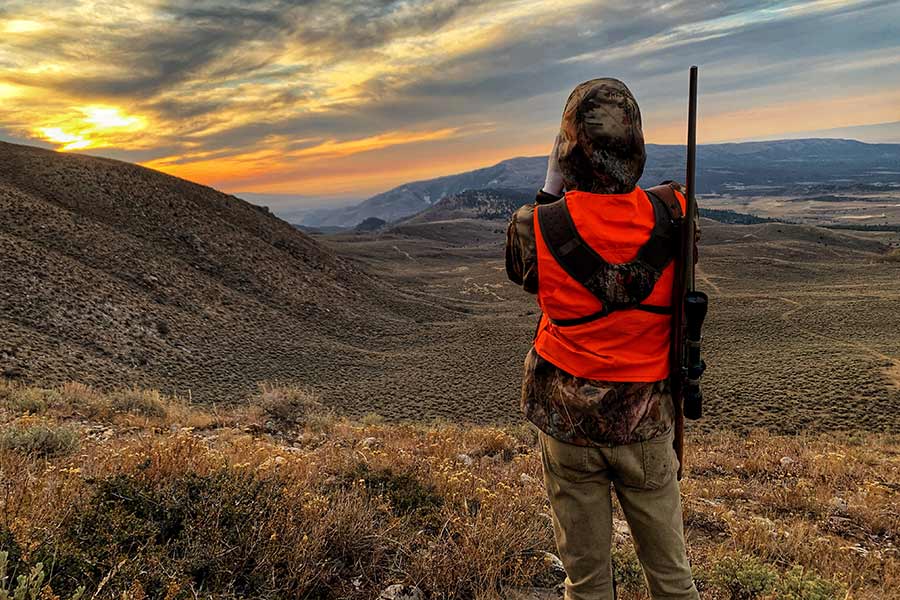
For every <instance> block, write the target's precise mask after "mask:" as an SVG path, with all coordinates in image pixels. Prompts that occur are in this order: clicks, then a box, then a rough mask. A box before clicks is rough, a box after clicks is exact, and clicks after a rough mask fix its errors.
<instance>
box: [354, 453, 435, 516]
mask: <svg viewBox="0 0 900 600" xmlns="http://www.w3.org/2000/svg"><path fill="white" fill-rule="evenodd" d="M356 481H362V482H363V483H364V485H365V488H366V492H367V493H368V494H369V495H370V496H373V497H381V498H384V499H386V500H387V501H388V502H389V503H390V506H391V510H392V512H394V514H396V515H413V514H416V515H418V516H421V517H426V518H427V517H429V516H430V515H433V514H434V513H435V512H436V511H437V510H438V509H440V508H441V506H443V504H444V499H443V498H442V497H441V496H440V495H438V493H437V492H436V491H435V489H434V487H432V486H431V485H428V484H426V483H423V482H421V481H419V480H418V479H416V478H415V477H413V476H412V475H409V474H407V473H396V472H394V471H393V470H392V469H378V470H374V471H373V470H371V469H370V468H369V466H368V465H367V464H365V463H360V464H359V465H357V466H356V468H355V469H354V470H353V471H351V472H350V473H349V474H347V475H346V476H345V477H344V478H343V484H344V486H345V487H346V486H347V485H348V484H349V485H352V484H353V482H356Z"/></svg>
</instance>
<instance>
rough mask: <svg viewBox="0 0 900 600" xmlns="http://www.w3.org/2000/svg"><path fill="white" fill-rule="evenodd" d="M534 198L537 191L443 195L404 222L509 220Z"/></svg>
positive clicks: (499, 190)
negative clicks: (444, 196) (517, 210)
mask: <svg viewBox="0 0 900 600" xmlns="http://www.w3.org/2000/svg"><path fill="white" fill-rule="evenodd" d="M533 198H534V191H533V190H506V189H477V190H466V191H464V192H459V193H457V194H453V195H452V196H447V197H446V198H442V199H441V200H439V201H438V202H437V203H436V204H434V205H433V206H430V207H429V208H426V209H425V210H423V211H422V212H420V213H418V214H416V215H413V216H412V217H410V218H409V219H405V220H404V221H402V222H401V224H416V223H431V222H435V221H451V220H454V219H479V220H483V221H504V222H505V221H508V220H509V218H510V217H511V216H512V214H513V213H514V212H515V211H516V209H518V208H519V207H520V206H522V205H523V204H527V203H528V202H531V201H532V200H533Z"/></svg>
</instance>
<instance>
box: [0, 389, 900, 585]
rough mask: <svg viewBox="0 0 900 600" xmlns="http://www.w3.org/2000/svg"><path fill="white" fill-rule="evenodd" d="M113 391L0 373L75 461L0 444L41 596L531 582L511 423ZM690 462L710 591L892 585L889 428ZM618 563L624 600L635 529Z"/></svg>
mask: <svg viewBox="0 0 900 600" xmlns="http://www.w3.org/2000/svg"><path fill="white" fill-rule="evenodd" d="M126 394H127V395H126V396H120V395H117V394H110V395H104V394H99V393H97V392H95V391H93V390H91V389H89V388H85V387H83V386H77V385H68V386H63V387H60V388H56V389H52V390H39V389H34V388H24V387H19V386H13V385H10V384H0V414H2V422H3V423H4V429H8V428H10V427H19V426H23V425H22V424H23V423H25V424H27V423H32V424H34V423H39V424H40V425H41V426H44V427H47V428H48V429H53V428H63V427H64V428H68V429H70V430H72V431H75V432H77V435H78V437H79V438H80V447H79V448H78V450H77V451H74V450H72V451H70V452H69V453H64V452H63V453H40V452H35V451H30V450H29V449H28V448H27V447H12V446H6V447H5V448H4V449H0V546H2V547H0V550H6V551H8V552H9V553H10V556H11V557H12V559H11V564H12V563H15V564H17V565H18V568H19V570H20V572H22V571H23V570H25V569H31V568H32V567H33V566H34V565H35V564H36V563H37V562H43V564H44V568H45V570H46V571H47V575H48V580H47V581H48V582H49V584H50V585H51V586H52V588H53V590H54V591H55V593H57V594H60V595H62V596H67V595H70V594H72V593H73V592H74V591H75V590H76V589H77V587H78V586H80V585H84V586H86V588H87V597H92V596H94V595H95V594H96V597H97V598H113V597H115V598H142V597H160V598H180V597H189V596H203V597H209V596H212V597H219V598H231V597H248V596H251V597H306V598H373V597H375V596H377V594H378V592H379V591H380V590H381V589H382V588H384V587H386V586H387V585H389V584H392V583H412V584H416V585H418V586H420V587H421V588H422V589H423V590H424V591H425V592H426V594H427V595H428V597H430V598H500V597H504V595H505V593H506V591H507V590H509V589H511V588H514V587H523V586H526V587H527V586H529V585H533V584H535V583H537V582H538V581H539V580H540V579H541V578H542V577H544V576H545V574H546V570H547V567H546V563H545V561H544V560H543V552H545V551H552V550H553V542H552V535H551V530H550V524H549V519H548V514H547V510H548V508H547V504H546V500H545V496H544V491H543V486H542V484H541V477H540V461H539V460H538V456H537V450H536V447H535V444H534V437H533V434H532V433H531V431H530V430H529V429H528V428H526V427H519V428H506V429H497V428H463V427H458V426H453V425H440V426H428V425H397V424H385V423H380V422H379V420H378V419H367V421H368V424H363V423H357V422H350V421H345V420H340V419H336V418H331V419H330V420H328V421H327V422H326V420H325V419H321V418H311V417H312V415H314V414H316V413H317V411H318V409H317V406H316V404H315V399H314V398H310V397H309V396H308V395H303V394H304V392H302V391H298V390H290V389H281V390H279V389H276V388H266V389H264V390H263V391H262V392H261V394H265V395H267V396H268V397H269V398H275V399H276V401H274V403H275V405H277V406H283V405H284V404H285V402H284V400H285V399H291V398H294V399H297V398H299V399H300V400H297V403H298V404H299V405H301V406H302V411H301V413H302V414H301V416H302V418H301V417H297V418H294V417H291V418H287V419H280V418H279V419H277V421H278V422H277V423H276V424H275V427H273V426H272V421H274V420H276V419H273V415H272V414H271V411H270V410H266V409H261V408H259V407H254V406H251V407H247V408H231V409H228V410H225V409H222V410H218V411H209V410H203V409H200V408H194V407H190V406H187V405H185V404H183V403H181V402H179V401H177V400H174V399H171V398H165V397H161V396H158V395H156V394H153V393H147V392H139V391H129V392H127V393H126ZM123 397H127V398H130V400H128V401H127V402H125V401H122V400H117V398H123ZM135 399H137V400H135ZM147 399H149V401H148V400H147ZM287 404H289V405H290V404H292V402H287ZM148 406H150V407H153V408H152V409H148V408H147V407H148ZM298 410H300V409H298ZM304 411H305V412H304ZM25 413H28V414H25ZM290 414H294V413H293V412H290ZM303 415H305V416H303ZM689 460H690V464H689V469H688V474H687V476H686V479H685V481H684V493H685V515H686V523H687V529H688V536H689V539H690V551H691V558H692V561H693V563H694V565H695V569H696V573H697V579H698V583H699V585H700V586H701V587H702V588H703V589H704V591H703V594H704V598H710V599H718V598H721V599H728V598H757V597H758V598H781V599H787V598H796V599H805V600H814V599H818V598H822V599H824V598H844V597H845V592H844V591H843V590H847V593H848V594H849V596H848V597H850V598H860V599H869V598H892V597H898V596H897V592H896V590H897V589H900V555H898V549H897V543H898V535H900V514H898V509H897V506H898V500H900V443H898V440H896V439H892V438H889V437H879V436H860V437H851V436H845V437H842V438H840V439H837V438H835V437H834V436H823V437H810V438H792V437H777V436H771V435H768V434H762V433H760V434H754V435H752V436H750V437H749V438H748V437H737V436H732V435H704V436H702V437H698V438H695V439H693V440H691V442H690V454H689ZM615 558H616V561H615V562H616V570H617V578H618V581H619V583H620V592H621V594H620V596H621V597H622V598H626V599H627V598H645V597H646V596H645V595H644V592H643V591H642V589H641V582H640V575H639V571H638V568H637V564H636V562H635V559H634V555H633V552H632V551H631V548H630V542H628V541H627V540H619V541H617V547H616V550H615ZM832 580H833V582H832ZM101 583H102V588H101ZM754 586H756V587H754ZM98 588H101V589H99V592H98ZM754 589H755V590H756V591H755V592H754V591H753V590H754ZM798 590H799V591H798Z"/></svg>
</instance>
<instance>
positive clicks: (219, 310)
mask: <svg viewBox="0 0 900 600" xmlns="http://www.w3.org/2000/svg"><path fill="white" fill-rule="evenodd" d="M0 213H2V214H3V218H2V219H0V289H2V290H4V293H2V294H0V375H5V376H6V377H9V378H15V379H20V380H23V381H32V382H39V383H43V384H51V385H52V384H57V383H61V382H64V381H67V380H70V379H78V380H81V381H86V382H88V383H91V384H94V385H98V386H101V387H104V386H107V387H108V386H111V385H119V384H121V382H122V381H129V382H131V383H133V384H136V385H144V386H150V387H155V388H160V389H163V390H166V391H168V392H174V391H176V390H177V391H179V393H183V394H188V393H190V394H192V395H193V397H194V398H195V399H199V400H204V401H214V400H215V401H221V400H229V399H235V398H239V397H241V396H242V395H243V394H244V393H245V392H247V391H248V390H250V389H253V387H254V386H255V382H256V381H261V380H272V379H280V380H283V381H295V382H296V381H310V380H313V379H315V378H316V377H323V376H324V375H323V373H327V372H330V371H331V370H332V369H333V366H334V364H335V362H336V361H337V362H341V361H345V360H347V358H348V357H352V356H354V355H356V356H365V355H367V353H368V352H369V349H370V347H371V345H372V344H373V339H375V337H377V336H378V335H379V334H384V335H387V334H388V332H392V331H394V330H395V329H396V327H397V326H398V324H399V325H401V326H402V324H403V323H411V322H415V321H416V320H419V319H422V318H423V316H428V315H430V316H432V317H436V316H438V315H442V314H443V312H442V311H441V310H440V308H439V307H435V306H433V304H427V305H425V304H422V303H421V302H418V301H416V300H415V299H411V298H409V297H407V296H405V295H404V294H403V293H402V292H398V291H396V290H392V289H390V288H389V287H388V286H385V285H384V284H383V283H381V282H379V281H377V280H376V279H373V278H372V277H370V276H369V275H367V274H365V273H364V272H362V271H361V270H360V269H359V268H357V267H355V266H354V265H353V264H352V263H351V262H349V261H347V260H345V259H342V258H340V257H339V256H337V255H336V254H335V253H334V252H333V251H332V250H330V249H328V248H327V247H326V246H323V245H322V244H320V243H319V242H317V241H316V240H313V239H312V238H311V237H310V236H308V235H306V234H304V233H302V232H300V231H298V230H297V229H296V228H295V227H293V226H291V225H289V224H288V223H286V222H284V221H282V220H280V219H278V218H276V217H275V216H273V215H272V214H270V213H269V212H268V211H266V210H265V209H261V208H259V207H257V206H254V205H252V204H249V203H247V202H244V201H242V200H240V199H238V198H235V197H233V196H230V195H227V194H223V193H221V192H218V191H216V190H213V189H211V188H208V187H205V186H201V185H197V184H194V183H191V182H188V181H185V180H182V179H178V178H175V177H170V176H168V175H165V174H163V173H159V172H156V171H152V170H149V169H145V168H142V167H139V166H136V165H131V164H127V163H122V162H118V161H112V160H105V159H100V158H93V157H88V156H79V155H74V154H60V153H55V152H50V151H48V150H43V149H38V148H33V147H28V146H18V145H13V144H6V143H0Z"/></svg>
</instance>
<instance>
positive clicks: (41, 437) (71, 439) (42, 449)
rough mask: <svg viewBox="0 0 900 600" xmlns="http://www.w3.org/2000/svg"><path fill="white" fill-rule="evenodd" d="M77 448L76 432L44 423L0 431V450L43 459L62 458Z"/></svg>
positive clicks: (12, 426) (13, 426) (68, 428)
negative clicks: (13, 451)
mask: <svg viewBox="0 0 900 600" xmlns="http://www.w3.org/2000/svg"><path fill="white" fill-rule="evenodd" d="M77 447H78V432H77V431H76V430H75V429H73V428H71V427H67V426H61V427H55V426H51V425H48V424H46V423H38V424H34V425H11V426H9V427H8V428H6V429H4V430H3V431H0V449H3V450H15V451H17V452H22V453H25V454H35V455H37V456H43V457H48V458H49V457H54V456H64V455H66V454H70V453H71V452H73V451H74V450H75V449H76V448H77Z"/></svg>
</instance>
